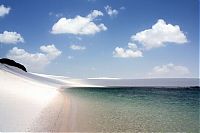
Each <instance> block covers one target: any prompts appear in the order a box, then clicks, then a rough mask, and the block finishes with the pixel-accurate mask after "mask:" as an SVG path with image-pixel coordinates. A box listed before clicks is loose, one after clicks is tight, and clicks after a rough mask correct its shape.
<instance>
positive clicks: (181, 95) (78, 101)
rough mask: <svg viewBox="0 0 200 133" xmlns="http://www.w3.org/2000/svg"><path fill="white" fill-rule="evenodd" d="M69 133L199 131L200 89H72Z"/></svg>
mask: <svg viewBox="0 0 200 133" xmlns="http://www.w3.org/2000/svg"><path fill="white" fill-rule="evenodd" d="M65 91H66V95H67V96H69V97H70V99H71V111H70V114H69V116H70V118H69V120H70V124H68V126H69V130H70V131H119V132H126V131H132V132H133V131H134V132H145V131H148V132H158V131H159V132H193V133H195V132H199V94H200V91H199V88H171V89H170V88H149V87H128V88H127V87H118V88H71V89H66V90H65Z"/></svg>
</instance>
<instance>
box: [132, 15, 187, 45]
mask: <svg viewBox="0 0 200 133" xmlns="http://www.w3.org/2000/svg"><path fill="white" fill-rule="evenodd" d="M131 39H132V41H137V42H139V43H141V44H142V45H143V46H144V47H145V48H146V49H152V48H158V47H163V46H165V45H166V43H174V44H183V43H186V42H187V38H186V36H185V34H184V33H183V31H181V29H180V27H179V26H178V25H172V24H167V23H166V22H165V21H164V20H163V19H159V20H158V21H157V23H156V24H154V25H153V26H152V28H151V29H147V30H144V31H141V32H138V33H136V34H135V35H133V36H132V37H131Z"/></svg>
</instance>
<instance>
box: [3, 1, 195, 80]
mask: <svg viewBox="0 0 200 133" xmlns="http://www.w3.org/2000/svg"><path fill="white" fill-rule="evenodd" d="M0 57H1V58H3V57H6V58H10V59H14V60H15V61H17V62H19V63H21V64H23V65H25V66H26V67H27V69H28V71H30V72H36V73H44V74H54V75H64V76H67V77H72V78H102V77H110V78H129V79H130V78H179V77H181V78H185V77H199V1H198V0H0Z"/></svg>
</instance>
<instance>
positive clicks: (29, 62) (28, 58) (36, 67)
mask: <svg viewBox="0 0 200 133" xmlns="http://www.w3.org/2000/svg"><path fill="white" fill-rule="evenodd" d="M40 51H41V52H40V53H29V52H27V51H25V50H24V49H19V48H17V47H14V48H12V49H11V50H10V51H9V52H8V54H7V57H8V58H10V59H13V60H15V61H17V62H20V63H22V64H23V65H25V66H26V67H27V68H28V70H31V71H41V70H43V69H44V68H45V67H46V66H47V65H48V64H49V63H51V62H52V61H53V60H54V59H56V58H57V57H58V56H59V55H60V54H61V53H62V52H61V51H60V50H58V49H57V48H56V47H55V46H54V45H53V44H52V45H43V46H41V47H40Z"/></svg>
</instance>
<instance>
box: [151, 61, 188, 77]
mask: <svg viewBox="0 0 200 133" xmlns="http://www.w3.org/2000/svg"><path fill="white" fill-rule="evenodd" d="M188 74H190V71H189V69H188V68H187V67H185V66H181V65H174V64H173V63H169V64H166V65H161V66H155V67H154V68H153V70H152V71H151V72H150V73H149V74H148V75H149V76H150V77H165V78H174V77H185V76H188Z"/></svg>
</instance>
